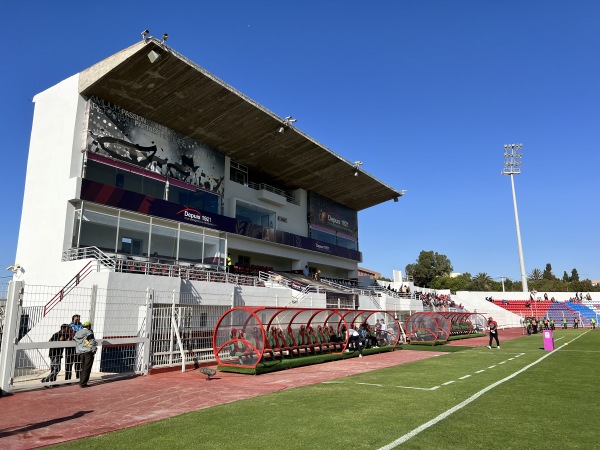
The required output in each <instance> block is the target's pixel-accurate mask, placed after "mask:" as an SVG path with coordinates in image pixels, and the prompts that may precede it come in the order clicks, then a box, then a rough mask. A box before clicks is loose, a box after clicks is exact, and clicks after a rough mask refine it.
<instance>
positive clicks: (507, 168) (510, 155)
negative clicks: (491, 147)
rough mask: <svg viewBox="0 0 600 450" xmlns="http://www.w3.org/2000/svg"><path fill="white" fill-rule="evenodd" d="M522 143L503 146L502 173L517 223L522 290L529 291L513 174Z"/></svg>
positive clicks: (516, 171) (518, 159)
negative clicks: (507, 182)
mask: <svg viewBox="0 0 600 450" xmlns="http://www.w3.org/2000/svg"><path fill="white" fill-rule="evenodd" d="M522 148H523V144H506V145H505V146H504V169H502V175H510V184H511V186H512V195H513V205H514V208H515V223H516V224H517V245H518V246H519V262H520V263H521V284H522V285H523V292H529V289H528V288H527V274H526V273H525V260H524V259H523V245H522V244H521V228H520V227H519V212H518V210H517V194H516V193H515V179H514V175H519V174H520V173H521V165H522V164H523V163H522V162H521V161H520V159H521V158H522V157H523V153H522V152H521V149H522Z"/></svg>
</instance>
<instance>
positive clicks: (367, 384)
mask: <svg viewBox="0 0 600 450" xmlns="http://www.w3.org/2000/svg"><path fill="white" fill-rule="evenodd" d="M356 384H362V385H365V386H377V387H383V384H375V383H356Z"/></svg>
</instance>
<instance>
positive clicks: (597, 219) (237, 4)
mask: <svg viewBox="0 0 600 450" xmlns="http://www.w3.org/2000/svg"><path fill="white" fill-rule="evenodd" d="M0 24H1V27H2V30H3V35H4V36H5V37H4V39H5V44H4V46H3V49H2V52H3V53H4V55H3V62H2V70H1V71H0V95H1V99H2V103H3V108H2V109H0V132H1V135H2V136H3V152H2V153H3V154H4V155H5V156H4V157H5V162H6V164H5V165H4V170H3V176H2V177H1V178H0V184H1V185H0V187H1V190H0V192H1V195H2V204H3V205H4V214H3V218H2V220H1V221H0V263H1V264H2V266H3V267H7V266H9V265H11V264H13V263H14V262H15V261H14V259H15V252H16V246H17V239H18V229H19V223H20V212H21V206H22V199H23V188H24V183H25V173H26V164H27V151H28V146H29V136H30V130H31V120H32V115H33V104H32V102H31V99H32V98H33V96H34V95H35V94H36V93H38V92H41V91H43V90H45V89H47V88H48V87H50V86H52V85H54V84H56V83H58V82H59V81H61V80H63V79H65V78H67V77H69V76H71V75H73V74H75V73H77V72H80V71H82V70H84V69H85V68H87V67H89V66H90V65H92V64H94V63H96V62H98V61H100V60H101V59H103V58H105V57H107V56H109V55H111V54H113V53H115V52H117V51H119V50H121V49H123V48H125V47H128V46H129V45H131V44H133V43H134V42H136V41H137V40H138V39H140V32H141V31H142V30H143V29H145V28H148V29H150V31H151V34H153V35H155V36H161V35H162V34H163V32H167V33H169V36H170V37H169V41H168V43H169V44H170V45H171V46H172V47H173V48H174V49H175V50H177V51H179V52H180V53H183V54H184V55H185V56H187V57H188V58H190V59H191V60H193V61H194V62H196V63H198V64H199V65H201V66H202V67H204V68H205V69H207V70H209V71H210V72H212V73H214V74H215V75H216V76H218V77H219V78H221V79H223V80H224V81H225V82H227V83H229V84H230V85H232V86H233V87H235V88H236V89H238V90H240V91H241V92H243V93H244V94H246V95H247V96H249V97H250V98H252V99H253V100H255V101H257V102H259V103H261V104H262V105H264V106H265V107H266V108H268V109H269V110H271V111H273V112H274V113H275V114H277V115H279V116H281V117H285V116H287V115H293V116H294V117H295V118H297V119H298V122H297V123H296V124H295V125H296V126H297V127H298V128H299V129H301V130H302V131H304V132H305V133H308V134H309V135H310V136H312V137H313V138H315V139H316V140H317V141H319V142H320V143H321V144H323V145H325V146H327V147H328V148H330V149H332V150H333V151H335V152H336V153H338V154H340V155H342V156H343V157H344V158H346V159H348V160H349V161H355V160H360V161H363V163H364V165H363V166H362V168H363V169H364V170H365V171H367V172H369V173H370V174H372V175H373V176H375V177H376V178H378V179H379V180H381V181H383V182H385V183H387V184H389V185H391V186H393V187H394V188H396V189H399V190H400V189H406V190H407V191H408V192H407V194H406V195H405V196H404V197H403V198H401V199H400V201H399V202H398V203H394V202H387V203H385V204H381V205H378V206H376V207H373V208H371V209H369V210H366V211H363V212H361V213H360V214H359V237H360V247H361V250H362V252H363V255H364V262H363V263H362V266H364V267H368V268H370V269H373V270H377V271H379V272H381V273H382V274H383V275H385V276H388V277H389V276H391V271H392V269H401V270H402V271H404V267H405V266H406V264H408V263H412V262H415V260H416V259H417V257H418V255H419V252H420V251H421V250H434V251H436V252H439V253H443V254H445V255H446V256H448V257H449V258H450V260H451V262H452V264H453V266H454V270H455V271H457V272H470V273H471V274H473V275H474V274H477V273H479V272H485V273H487V274H488V275H490V276H492V277H500V276H507V277H509V278H511V279H513V280H520V269H519V257H518V252H517V240H516V232H515V220H514V214H513V205H512V194H511V187H510V179H509V178H508V177H505V176H501V175H500V171H501V169H502V166H503V162H504V160H503V145H504V144H508V143H513V142H515V143H523V167H522V173H521V175H519V176H517V177H516V178H515V184H516V192H517V201H518V207H519V217H520V223H521V235H522V240H523V249H524V256H525V266H526V270H527V272H528V273H529V272H531V270H532V269H534V268H539V269H542V270H543V269H544V267H545V265H546V263H551V264H552V268H553V271H554V273H555V274H556V275H557V276H559V277H560V276H562V273H563V271H567V272H568V273H570V272H571V270H572V269H573V268H577V270H578V272H579V274H580V276H581V277H582V278H590V279H600V239H599V237H598V231H597V230H598V228H599V223H600V212H599V208H598V198H599V195H598V194H599V191H600V188H599V181H598V168H599V163H600V152H599V151H598V150H599V143H600V90H599V88H598V83H599V80H600V59H599V58H598V49H599V47H600V35H599V34H598V29H599V26H600V2H597V1H592V0H588V1H586V0H579V1H577V2H571V1H566V0H565V1H552V0H543V1H541V0H539V1H503V2H497V1H483V0H471V1H452V2H449V1H427V0H424V1H417V0H415V1H400V0H398V1H392V0H389V1H377V2H365V1H362V2H359V1H324V0H321V1H316V0H315V1H303V2H273V1H255V2H249V1H219V2H208V1H197V2H192V1H187V2H178V1H171V2H153V1H145V2H122V1H120V2H117V1H110V0H109V1H105V2H102V3H98V4H94V6H92V5H91V4H90V5H87V4H86V5H84V4H82V3H81V2H74V1H72V2H69V1H61V2H42V1H23V2H6V3H5V4H4V5H3V11H2V15H1V16H0ZM48 151H49V152H51V151H52V149H48ZM49 188H51V187H49ZM40 251H43V250H40ZM57 257H58V256H57ZM5 274H6V275H8V274H9V273H8V272H5Z"/></svg>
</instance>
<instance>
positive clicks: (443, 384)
mask: <svg viewBox="0 0 600 450" xmlns="http://www.w3.org/2000/svg"><path fill="white" fill-rule="evenodd" d="M452 383H454V380H450V381H446V382H445V383H442V386H448V385H449V384H452Z"/></svg>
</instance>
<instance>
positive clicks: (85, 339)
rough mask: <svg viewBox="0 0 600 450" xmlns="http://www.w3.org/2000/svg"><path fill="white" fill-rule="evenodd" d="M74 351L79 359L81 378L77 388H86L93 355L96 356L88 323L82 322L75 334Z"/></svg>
mask: <svg viewBox="0 0 600 450" xmlns="http://www.w3.org/2000/svg"><path fill="white" fill-rule="evenodd" d="M73 339H74V340H75V345H76V346H75V351H76V352H77V354H78V355H79V357H80V358H81V378H80V379H79V387H82V388H86V387H88V381H89V379H90V373H91V372H92V364H93V363H94V355H96V349H97V344H96V339H95V338H94V332H93V331H92V324H91V323H90V322H83V328H81V329H80V330H79V331H78V332H77V333H75V337H74V338H73Z"/></svg>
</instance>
